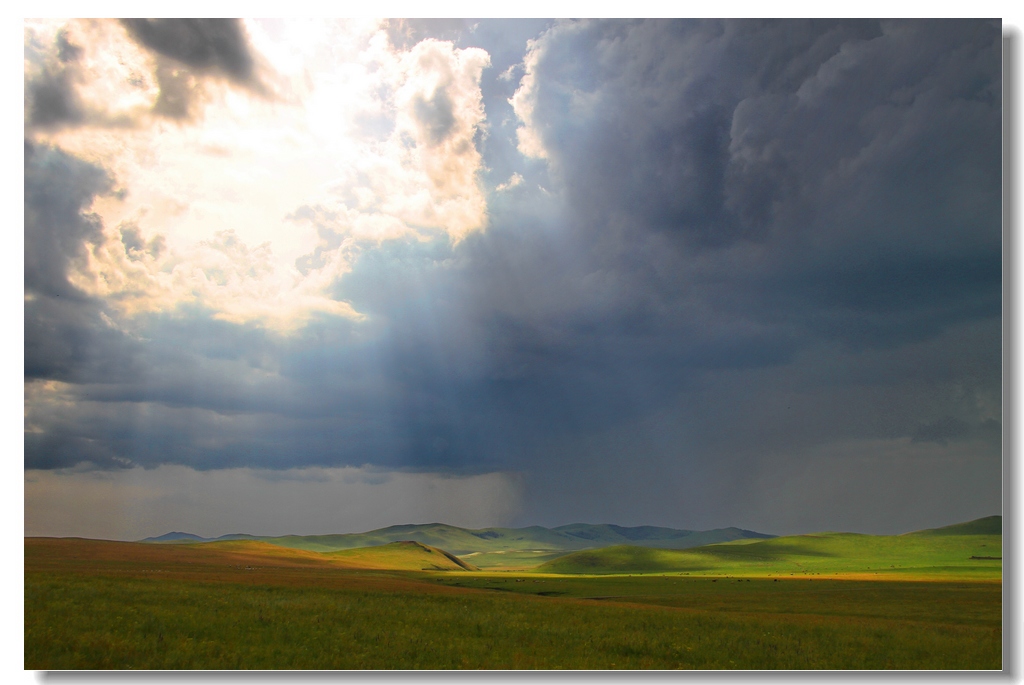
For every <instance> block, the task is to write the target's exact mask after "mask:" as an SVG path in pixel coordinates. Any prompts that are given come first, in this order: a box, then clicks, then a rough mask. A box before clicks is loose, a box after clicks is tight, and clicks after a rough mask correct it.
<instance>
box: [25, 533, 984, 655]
mask: <svg viewBox="0 0 1024 685" xmlns="http://www.w3.org/2000/svg"><path fill="white" fill-rule="evenodd" d="M903 537H907V538H912V537H917V538H922V539H924V538H943V537H948V535H924V534H922V535H917V536H903ZM969 537H970V535H968V536H966V537H963V538H962V539H961V542H970V541H969V540H968V538H969ZM822 539H826V540H827V539H828V537H827V536H826V537H825V538H822ZM933 542H934V540H933ZM759 544H763V543H760V542H757V543H748V544H747V545H739V544H731V545H718V546H716V547H720V548H728V549H736V550H740V549H744V548H747V547H753V546H756V545H759ZM386 547H387V548H385V547H380V548H377V549H376V550H362V551H353V552H351V553H348V554H340V553H333V554H321V553H317V552H313V551H308V550H299V549H288V548H282V547H279V546H274V545H269V544H267V543H263V542H252V541H238V542H220V543H205V544H178V545H147V544H138V543H116V542H100V541H88V540H73V539H64V540H60V539H32V538H29V539H26V541H25V559H26V561H25V668H27V669H123V668H135V669H139V668H141V669H362V668H367V669H407V668H412V669H417V668H435V669H481V668H483V669H507V668H554V669H565V668H571V669H620V668H630V669H694V668H698V669H734V668H736V669H998V668H1000V665H1001V655H1002V612H1001V601H1002V586H1001V582H1000V581H999V579H998V576H995V577H991V576H990V577H989V578H988V579H986V578H984V577H982V576H978V575H968V576H960V577H954V576H946V577H945V579H941V578H939V579H932V580H930V581H921V580H914V579H913V578H914V577H915V576H914V574H902V575H901V574H899V573H896V572H895V569H890V571H891V572H890V573H889V574H888V575H885V576H877V577H876V576H872V578H873V579H872V580H856V579H850V578H847V579H835V578H827V577H826V576H825V575H822V576H817V575H814V576H811V575H806V576H796V575H794V576H793V577H790V576H788V574H787V575H786V576H785V577H781V578H780V577H770V578H769V577H767V576H766V575H762V576H760V577H757V576H754V575H746V576H744V577H742V578H741V577H729V576H730V575H732V574H730V573H721V571H722V570H723V569H725V570H728V568H730V567H729V564H736V563H739V562H736V561H735V560H734V559H732V558H731V557H722V558H724V559H726V561H724V562H721V563H722V564H724V565H723V566H721V567H720V568H719V571H720V572H719V573H718V574H716V575H714V576H711V575H708V576H694V575H690V576H686V575H679V574H680V573H686V572H685V571H684V572H680V571H673V572H672V573H671V574H660V575H642V576H640V575H630V574H618V575H616V574H603V575H591V574H576V575H555V574H550V573H539V572H532V573H531V572H511V571H499V572H483V571H479V572H472V571H468V570H465V569H463V568H461V567H456V568H458V570H451V571H422V570H401V569H402V568H405V569H408V568H410V564H411V565H412V566H415V565H416V564H421V563H434V562H435V561H439V559H437V557H438V556H439V555H438V554H435V553H433V552H427V553H424V549H421V548H419V547H417V546H412V545H406V546H405V547H402V546H392V545H388V546H386ZM705 549H707V548H705ZM985 549H986V550H988V551H991V549H990V548H989V547H986V548H985ZM999 549H1001V547H1000V548H999ZM438 551H439V550H438ZM655 551H660V550H655ZM883 551H884V550H883ZM440 556H442V557H443V558H444V559H447V560H448V561H451V560H450V559H449V558H448V557H447V556H444V555H443V554H442V555H440ZM804 556H806V555H804ZM940 556H941V555H940ZM982 556H996V554H988V555H982ZM799 558H803V557H802V556H800V557H799ZM720 559H721V558H720ZM741 561H742V560H741ZM982 561H995V560H982ZM747 562H749V560H747ZM749 563H754V562H749ZM757 563H759V562H757ZM371 566H376V567H377V568H369V567H371ZM385 566H386V567H389V568H388V569H385V568H381V567H385ZM396 567H400V568H396ZM421 568H422V566H421ZM704 572H705V573H709V571H704Z"/></svg>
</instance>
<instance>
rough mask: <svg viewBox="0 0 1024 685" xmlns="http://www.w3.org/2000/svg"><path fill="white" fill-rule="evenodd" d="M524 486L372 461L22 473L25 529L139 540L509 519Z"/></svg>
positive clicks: (492, 476)
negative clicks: (278, 467)
mask: <svg viewBox="0 0 1024 685" xmlns="http://www.w3.org/2000/svg"><path fill="white" fill-rule="evenodd" d="M521 490H522V486H521V483H520V478H519V477H518V476H517V475H516V474H511V473H501V472H499V473H485V474H480V475H473V476H448V475H445V474H439V473H409V472H401V471H382V470H380V469H374V468H371V467H362V468H355V467H346V468H315V467H312V468H303V469H288V470H284V471H264V470H261V469H251V468H235V469H218V470H213V471H196V470H193V469H191V468H189V467H185V466H168V465H164V466H160V467H158V468H155V469H148V470H147V469H143V468H131V469H124V470H121V471H100V470H83V469H74V470H71V469H65V470H58V471H45V470H27V471H26V472H25V535H27V536H58V537H64V536H81V537H90V538H99V539H116V540H139V539H142V538H144V537H149V536H154V535H161V534H163V533H166V532H169V531H172V530H180V531H185V532H190V533H194V534H196V535H201V536H203V537H216V536H219V535H226V534H228V533H239V532H242V533H250V534H253V535H286V534H291V533H294V534H300V535H302V534H305V535H314V534H330V533H350V532H363V531H366V530H370V529H373V528H379V527H383V526H388V525H394V524H400V523H432V522H443V523H448V524H451V525H457V526H463V527H470V528H479V527H487V526H493V525H503V524H506V523H508V522H509V521H510V520H511V519H512V517H514V516H515V515H516V514H517V513H518V511H519V502H520V498H521Z"/></svg>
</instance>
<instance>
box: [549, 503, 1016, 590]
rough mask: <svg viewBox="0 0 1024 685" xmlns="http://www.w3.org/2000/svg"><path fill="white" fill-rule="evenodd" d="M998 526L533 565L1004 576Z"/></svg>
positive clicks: (613, 554)
mask: <svg viewBox="0 0 1024 685" xmlns="http://www.w3.org/2000/svg"><path fill="white" fill-rule="evenodd" d="M1001 530H1002V519H1001V517H998V516H995V517H987V518H985V519H979V520H977V521H970V522H968V523H963V524H957V525H953V526H946V527H945V528H937V529H931V530H926V531H916V532H914V533H907V534H903V535H862V534H858V533H818V534H814V535H793V536H787V537H776V538H771V539H766V540H753V541H751V540H738V541H734V542H726V543H719V544H713V545H707V546H703V547H695V548H690V549H684V550H671V549H651V548H644V547H638V546H625V545H619V546H611V547H605V548H601V549H593V550H585V551H580V552H572V553H569V554H566V555H564V556H561V557H558V558H557V559H553V560H551V561H548V562H546V563H544V564H541V565H540V566H538V567H537V568H536V569H534V570H535V571H536V572H538V573H564V574H612V573H667V572H675V573H683V574H690V575H737V576H766V575H776V576H783V575H784V576H809V575H822V574H824V575H858V576H863V577H874V576H882V575H884V576H890V577H891V576H893V575H897V576H905V577H924V576H928V577H941V576H944V575H960V576H963V575H967V576H976V577H979V578H993V579H998V578H1000V577H1001V575H1002V535H1001ZM991 531H1000V532H991Z"/></svg>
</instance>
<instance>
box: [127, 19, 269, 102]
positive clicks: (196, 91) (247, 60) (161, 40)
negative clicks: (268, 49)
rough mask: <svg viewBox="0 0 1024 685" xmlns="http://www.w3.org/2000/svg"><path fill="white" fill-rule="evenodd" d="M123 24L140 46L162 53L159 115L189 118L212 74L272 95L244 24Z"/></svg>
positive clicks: (178, 21)
mask: <svg viewBox="0 0 1024 685" xmlns="http://www.w3.org/2000/svg"><path fill="white" fill-rule="evenodd" d="M121 23H122V25H124V27H125V28H126V29H127V30H128V33H129V35H131V36H132V38H134V39H135V41H136V42H138V43H139V44H140V45H142V46H143V47H145V48H148V49H149V50H152V51H153V52H155V53H156V54H157V55H158V59H157V64H156V71H155V74H154V75H155V77H156V80H157V83H158V85H159V86H160V95H159V96H158V97H157V101H156V103H155V104H154V106H153V111H154V112H155V113H156V114H159V115H161V116H165V117H169V118H172V119H189V118H191V117H192V116H193V115H194V114H195V111H194V109H195V105H196V103H197V102H198V101H199V99H200V98H201V97H202V93H203V84H202V79H203V78H204V77H209V76H218V77H223V78H226V79H227V80H228V81H230V82H232V83H234V84H235V85H238V86H242V87H244V88H247V89H249V90H250V91H252V92H254V93H258V94H260V95H265V94H267V93H268V92H269V91H268V90H267V86H266V83H265V81H264V79H263V78H261V73H262V72H263V69H261V67H260V66H259V62H258V59H257V57H256V54H255V53H254V52H253V50H252V47H251V46H250V44H249V37H248V35H247V34H246V32H245V27H244V26H243V25H242V22H241V20H238V19H122V20H121Z"/></svg>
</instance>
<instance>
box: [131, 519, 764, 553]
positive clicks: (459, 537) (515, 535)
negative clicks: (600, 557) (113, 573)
mask: <svg viewBox="0 0 1024 685" xmlns="http://www.w3.org/2000/svg"><path fill="white" fill-rule="evenodd" d="M171 536H173V537H171ZM182 536H189V537H188V539H187V541H188V542H210V541H214V540H226V539H241V538H244V539H251V540H261V541H264V542H269V543H272V544H275V545H280V546H282V547H291V548H294V549H305V550H309V551H314V552H333V551H337V550H342V549H355V548H359V547H375V546H379V545H386V544H389V543H392V542H401V541H414V542H419V543H421V544H424V545H428V546H431V547H437V548H440V549H443V550H446V551H448V552H450V553H452V554H455V555H459V556H464V555H469V554H474V553H475V554H494V553H498V552H502V553H505V552H521V551H524V550H529V551H530V553H532V554H545V555H549V556H550V555H551V554H554V553H565V552H570V551H575V550H581V549H588V548H595V547H607V546H610V545H625V544H628V545H638V546H643V547H658V548H665V549H686V548H689V547H698V546H701V545H707V544H712V543H716V542H726V541H730V540H742V539H766V538H770V537H772V536H770V535H766V534H764V533H756V532H754V531H749V530H743V529H740V528H719V529H715V530H705V531H693V530H677V529H674V528H661V527H656V526H637V527H625V526H616V525H611V524H603V525H591V524H585V523H574V524H569V525H566V526H559V527H558V528H544V527H542V526H530V527H527V528H480V529H469V528H459V527H457V526H449V525H447V524H443V523H428V524H407V525H397V526H389V527H387V528H380V529H378V530H372V531H369V532H366V533H342V534H337V535H285V536H279V537H269V536H246V535H241V534H234V535H227V536H223V537H221V538H200V537H198V536H191V535H190V534H188V533H168V534H167V535H162V536H160V537H159V538H146V539H145V540H142V542H149V543H168V542H182V541H185V540H184V539H183V537H182ZM474 563H477V562H475V561H474Z"/></svg>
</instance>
